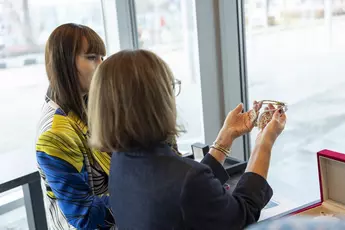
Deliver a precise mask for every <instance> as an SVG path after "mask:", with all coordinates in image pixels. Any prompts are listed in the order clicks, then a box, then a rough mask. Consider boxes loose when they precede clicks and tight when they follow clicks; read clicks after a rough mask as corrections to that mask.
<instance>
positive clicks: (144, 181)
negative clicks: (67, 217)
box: [88, 50, 286, 230]
mask: <svg viewBox="0 0 345 230" xmlns="http://www.w3.org/2000/svg"><path fill="white" fill-rule="evenodd" d="M179 83H180V82H179V81H177V80H176V79H174V76H173V75H172V72H171V70H170V68H169V67H168V65H167V64H166V63H165V62H164V61H163V60H162V59H161V58H159V57H158V56H157V55H155V54H154V53H152V52H150V51H145V50H134V51H128V50H125V51H121V52H118V53H116V54H114V55H112V56H110V57H109V58H107V60H105V61H104V62H103V63H102V64H101V65H100V66H99V68H98V69H97V71H96V73H95V75H94V77H93V79H92V83H91V87H90V94H89V106H88V111H89V112H88V115H89V127H90V131H91V139H90V143H91V144H92V145H93V146H95V147H97V148H101V149H105V150H107V151H112V152H113V156H112V160H111V170H110V179H109V192H110V205H111V208H112V211H113V212H114V215H115V218H116V224H117V226H118V227H119V229H138V230H139V229H140V230H156V229H157V230H163V229H164V230H165V229H174V230H182V229H212V230H213V229H215V230H222V229H235V230H239V229H243V228H245V227H246V226H248V225H250V224H252V223H254V222H256V221H257V220H258V219H259V216H260V212H261V210H262V209H263V208H264V206H265V205H266V204H267V203H268V201H269V200H270V198H271V196H272V189H271V187H270V186H269V185H268V183H267V181H266V178H267V173H268V168H269V162H270V157H271V150H272V147H273V144H274V142H275V141H276V139H277V138H278V136H279V135H280V134H281V132H282V131H283V129H284V127H285V122H286V116H285V113H284V110H282V108H274V107H273V105H272V104H270V105H268V107H267V108H266V110H269V111H272V112H273V110H275V113H274V115H273V116H272V118H270V121H269V122H268V124H266V125H265V126H264V127H261V131H260V132H259V134H258V136H257V139H256V143H255V146H254V148H253V151H252V154H251V157H250V160H249V161H248V166H247V169H246V172H245V173H244V174H243V176H242V178H241V179H240V180H239V182H238V185H237V186H236V188H235V190H234V192H233V193H232V194H230V193H228V192H227V191H226V190H225V189H224V187H223V184H224V183H225V182H226V181H227V180H228V175H227V173H226V171H225V170H224V168H223V167H222V165H223V163H224V161H225V158H226V157H227V156H229V155H230V152H231V146H232V143H233V142H234V141H235V139H236V138H238V137H240V136H242V135H244V134H246V133H248V132H250V131H251V130H252V129H253V127H254V122H255V120H256V119H257V114H258V111H259V109H260V108H261V106H262V103H261V102H259V103H254V106H253V109H252V110H251V111H248V112H243V105H242V104H240V105H238V106H237V107H236V108H235V109H234V110H232V111H231V112H230V113H229V114H228V115H227V117H226V119H225V121H224V124H223V127H222V128H221V130H220V131H219V134H218V136H217V137H216V139H215V142H214V143H213V145H212V147H211V150H210V152H209V154H207V155H206V156H205V158H204V159H203V160H202V162H201V163H199V162H196V161H193V160H191V159H188V158H182V157H181V156H179V155H178V154H176V153H175V152H174V151H172V150H171V148H169V146H167V145H166V143H165V142H164V141H165V140H166V139H167V138H168V137H169V136H176V135H178V134H179V132H180V130H179V129H178V127H177V125H176V103H175V95H177V94H178V93H177V94H176V91H177V92H178V90H176V89H177V85H178V84H179ZM205 132H207V130H205Z"/></svg>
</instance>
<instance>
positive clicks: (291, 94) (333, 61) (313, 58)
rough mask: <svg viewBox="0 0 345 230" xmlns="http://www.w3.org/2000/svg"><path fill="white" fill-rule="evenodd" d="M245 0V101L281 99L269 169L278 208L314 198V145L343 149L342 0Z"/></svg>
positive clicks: (285, 208)
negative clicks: (283, 109)
mask: <svg viewBox="0 0 345 230" xmlns="http://www.w3.org/2000/svg"><path fill="white" fill-rule="evenodd" d="M253 2H255V1H251V0H245V1H244V8H245V12H244V19H245V20H244V22H245V38H246V39H245V40H246V63H247V83H248V93H249V102H252V101H253V100H262V99H273V100H280V101H284V102H287V103H288V104H289V111H288V112H287V114H288V123H287V126H286V129H285V131H284V133H283V134H282V135H281V137H280V138H279V140H278V142H277V143H276V145H275V147H274V149H273V152H272V160H271V167H270V172H269V182H270V184H271V185H272V187H273V189H274V191H275V195H274V197H273V200H275V201H277V202H278V203H279V205H278V206H277V207H275V209H276V210H277V211H276V212H284V211H288V210H291V209H293V208H296V207H298V206H302V205H305V204H307V203H310V202H313V201H316V200H318V199H319V183H318V175H317V161H316V160H317V159H316V153H317V151H319V150H322V149H325V148H327V149H331V150H335V151H339V152H345V144H344V141H343V140H342V136H343V134H344V132H345V126H344V124H345V123H344V122H345V119H344V113H345V110H344V99H345V98H344V94H343V91H344V87H345V80H344V79H345V78H344V77H343V76H344V75H345V70H344V67H343V66H344V58H343V57H344V56H345V45H344V38H345V34H344V33H343V27H344V25H345V11H344V6H345V2H344V1H336V0H334V1H331V0H330V1H297V0H296V1H290V0H286V1H284V0H271V1H261V2H264V3H265V4H261V5H260V8H258V7H257V4H256V5H255V4H253ZM256 2H258V1H256ZM266 3H267V4H266ZM255 136H256V133H253V134H252V136H251V141H252V142H253V141H254V140H255ZM252 146H253V145H252ZM272 210H273V209H272Z"/></svg>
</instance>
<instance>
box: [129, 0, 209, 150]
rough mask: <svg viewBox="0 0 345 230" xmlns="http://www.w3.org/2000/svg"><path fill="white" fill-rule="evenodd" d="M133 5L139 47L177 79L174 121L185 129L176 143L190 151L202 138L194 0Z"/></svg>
mask: <svg viewBox="0 0 345 230" xmlns="http://www.w3.org/2000/svg"><path fill="white" fill-rule="evenodd" d="M135 6H136V18H137V28H138V41H139V42H138V43H139V47H140V48H144V49H149V50H151V51H153V52H155V53H156V54H158V55H159V56H160V57H161V58H163V60H165V61H166V62H167V63H168V65H169V66H170V68H171V69H172V71H173V73H174V75H175V78H177V79H179V80H181V93H180V95H178V97H177V98H176V100H177V112H178V123H179V124H181V125H183V126H184V129H185V130H186V133H184V134H183V135H182V136H181V137H180V138H179V139H178V145H179V149H180V151H182V152H187V151H188V152H190V151H191V147H190V146H191V144H193V143H195V142H203V141H204V131H203V122H202V119H203V118H202V103H201V87H200V75H199V73H198V69H199V68H198V65H199V60H198V52H197V33H196V23H195V6H194V1H184V0H159V1H155V0H139V1H135Z"/></svg>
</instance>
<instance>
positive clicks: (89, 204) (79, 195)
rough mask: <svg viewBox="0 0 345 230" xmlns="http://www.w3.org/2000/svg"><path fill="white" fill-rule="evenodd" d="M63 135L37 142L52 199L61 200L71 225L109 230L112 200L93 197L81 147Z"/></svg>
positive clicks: (51, 134) (38, 159) (46, 136)
mask: <svg viewBox="0 0 345 230" xmlns="http://www.w3.org/2000/svg"><path fill="white" fill-rule="evenodd" d="M72 140H73V139H72V138H68V137H66V135H65V134H63V133H57V132H54V133H52V132H51V131H49V132H46V133H44V134H42V135H41V137H40V138H39V140H38V142H37V152H36V153H37V162H38V164H39V167H40V169H41V170H42V172H43V174H44V175H45V178H46V181H47V183H48V186H49V189H50V190H51V191H48V195H49V196H50V197H51V198H53V199H56V200H57V203H58V206H59V208H60V209H61V211H62V212H63V214H64V216H65V217H66V219H67V221H68V223H69V224H70V225H72V226H74V227H75V228H77V229H96V228H106V227H110V226H112V225H113V223H114V220H113V217H112V214H111V211H110V208H109V200H108V199H109V197H108V196H106V195H104V196H95V195H91V191H90V190H91V188H90V186H89V184H88V173H87V171H86V169H85V166H84V165H83V163H82V162H83V156H82V155H81V154H80V152H78V151H77V148H78V147H80V146H78V145H77V144H76V143H73V141H72Z"/></svg>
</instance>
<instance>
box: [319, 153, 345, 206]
mask: <svg viewBox="0 0 345 230" xmlns="http://www.w3.org/2000/svg"><path fill="white" fill-rule="evenodd" d="M317 160H318V168H319V180H320V195H321V202H324V201H327V200H331V201H333V202H335V203H338V204H340V205H345V154H342V153H338V152H334V151H331V150H322V151H320V152H318V153H317Z"/></svg>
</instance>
